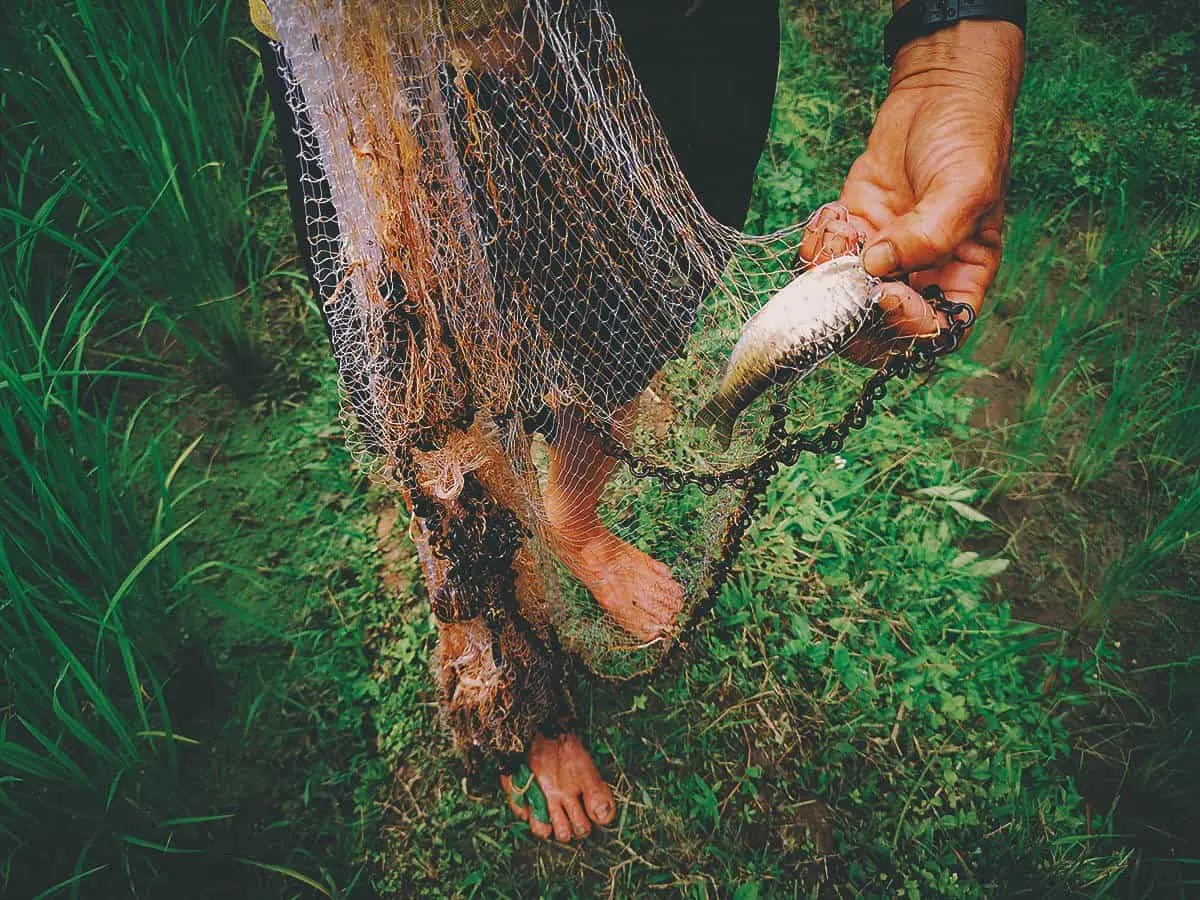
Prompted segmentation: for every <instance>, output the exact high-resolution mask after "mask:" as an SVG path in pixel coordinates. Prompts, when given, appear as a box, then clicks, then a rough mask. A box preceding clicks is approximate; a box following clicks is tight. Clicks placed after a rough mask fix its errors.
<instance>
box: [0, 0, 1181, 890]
mask: <svg viewBox="0 0 1200 900" xmlns="http://www.w3.org/2000/svg"><path fill="white" fill-rule="evenodd" d="M1112 6H1113V5H1112V4H1093V3H1091V2H1090V0H1089V2H1086V3H1085V2H1082V0H1080V2H1070V3H1063V4H1057V5H1054V6H1052V7H1046V6H1043V7H1039V9H1038V11H1037V15H1036V17H1035V28H1034V33H1033V37H1032V39H1031V54H1030V67H1029V76H1028V82H1027V87H1026V92H1025V94H1024V97H1023V100H1022V105H1021V109H1020V112H1019V117H1018V129H1017V135H1016V144H1015V158H1014V159H1015V163H1014V165H1015V169H1014V183H1013V187H1014V194H1013V211H1012V214H1011V216H1010V221H1009V230H1008V257H1007V260H1006V262H1005V266H1004V269H1003V271H1002V273H1001V276H1000V278H999V280H998V282H997V285H996V287H995V289H994V290H993V293H992V296H991V298H990V304H989V308H988V310H987V311H986V313H985V317H984V321H983V324H982V327H981V328H980V329H979V330H978V332H977V334H976V336H975V337H974V338H973V339H972V343H971V345H970V346H969V347H968V348H967V351H966V352H965V353H964V354H962V355H961V356H960V357H958V358H956V359H955V360H954V361H952V362H950V363H948V364H947V365H946V366H945V367H944V370H945V371H944V373H943V375H942V376H941V377H939V378H938V379H936V380H934V381H932V382H931V383H929V384H921V383H918V382H916V381H913V382H911V383H910V384H908V385H907V386H906V387H905V388H904V389H903V390H897V391H893V393H892V394H891V395H889V400H888V401H887V404H886V405H887V409H888V413H887V414H885V415H880V416H878V417H876V418H875V419H873V420H872V422H871V424H870V426H869V428H868V429H867V430H865V431H864V432H862V433H859V434H856V435H855V436H854V439H853V440H852V442H851V443H849V444H848V446H847V448H846V450H845V451H843V453H842V454H841V456H842V458H843V459H844V464H838V463H836V462H834V461H827V460H804V461H802V462H801V463H800V464H799V465H797V466H795V467H793V468H792V469H790V470H788V471H786V472H784V473H782V474H781V476H780V477H779V478H778V479H777V480H776V482H775V483H774V484H773V485H772V487H771V490H770V494H769V497H768V502H767V504H766V506H765V509H764V511H763V514H762V516H761V518H760V520H759V521H758V522H757V523H756V524H755V526H754V527H753V528H752V529H751V532H750V535H749V539H748V542H747V547H746V549H745V551H744V552H743V554H742V555H741V556H740V558H739V560H738V563H737V566H736V570H735V573H734V577H733V578H732V579H731V581H730V583H729V584H728V585H727V587H726V588H725V590H724V591H723V592H722V594H721V596H720V598H719V601H718V604H717V607H716V610H715V612H714V616H713V617H712V620H711V622H710V623H709V624H708V625H707V626H706V628H705V630H704V631H703V632H701V633H700V634H699V635H698V637H697V639H696V641H695V644H694V646H693V648H692V649H691V651H690V652H689V654H688V655H687V656H686V657H685V658H684V659H683V660H682V661H681V662H680V664H679V665H678V666H676V667H675V668H673V669H670V670H669V671H665V672H660V673H658V674H655V675H653V676H650V677H648V678H643V679H639V680H634V681H631V682H628V683H624V684H620V685H613V684H608V683H604V682H600V681H591V680H587V679H583V680H582V684H581V687H580V690H579V692H578V699H579V708H580V715H581V723H582V729H583V731H584V734H585V737H586V739H587V740H588V742H589V744H590V746H591V747H592V748H593V749H594V751H595V752H596V755H597V758H598V761H599V763H600V766H601V768H602V770H603V771H604V773H605V774H606V775H607V776H608V777H609V778H610V779H612V780H613V782H614V785H615V787H616V790H617V794H618V800H619V806H620V810H619V813H618V820H617V823H616V824H615V825H614V827H613V828H611V829H608V830H606V832H605V833H604V834H603V835H600V836H597V837H596V838H593V839H592V840H591V841H589V843H588V844H587V845H586V848H585V849H584V850H578V849H574V848H566V847H555V846H547V845H544V844H541V843H539V842H537V841H535V840H534V839H533V838H532V837H531V836H530V834H529V832H528V829H527V828H526V826H524V825H522V824H519V823H516V822H514V821H513V820H512V818H511V816H510V815H509V813H508V812H507V811H506V809H505V808H504V806H503V804H502V803H501V802H500V799H499V795H498V792H496V790H495V785H494V781H489V780H487V779H484V780H483V781H481V782H480V783H478V784H474V783H473V784H472V785H470V788H471V790H472V793H468V792H464V790H463V787H464V782H463V772H462V770H461V765H460V763H459V761H458V760H457V759H456V758H455V757H454V756H453V755H452V753H451V749H450V742H449V739H448V737H447V735H446V733H445V732H444V730H443V729H442V727H441V725H440V722H439V719H438V714H437V709H436V703H435V696H436V695H435V688H434V684H433V680H432V678H431V677H430V673H429V670H428V667H427V660H428V658H429V654H430V652H431V650H432V646H433V640H434V635H433V628H432V624H431V621H430V617H429V613H428V607H427V604H426V602H425V599H424V597H423V589H422V588H421V586H420V583H419V579H418V577H417V566H416V564H415V560H414V559H413V558H412V556H411V553H410V552H408V545H407V544H405V543H403V542H401V543H400V544H399V545H398V546H399V553H398V556H397V557H396V558H394V559H390V560H389V563H388V565H389V566H390V567H391V568H392V569H393V573H392V575H393V576H394V578H395V579H396V580H395V581H390V580H385V579H383V578H382V577H381V573H380V570H379V565H378V556H377V548H376V543H377V539H376V534H375V528H376V522H377V518H378V514H379V512H380V511H381V510H382V509H383V508H385V507H386V506H387V505H389V504H391V503H394V502H395V501H394V498H387V497H386V496H384V495H383V494H382V493H381V492H380V491H379V489H378V488H376V487H374V486H372V485H371V484H370V483H369V482H368V481H367V480H366V479H365V478H364V477H363V476H361V475H360V474H359V473H358V472H356V471H355V470H354V469H353V467H352V465H351V463H350V460H349V456H348V453H347V452H346V450H345V448H344V446H343V445H342V442H341V435H340V430H339V428H340V426H339V422H338V416H337V406H338V404H337V396H336V388H335V385H334V383H333V366H332V361H331V360H330V359H329V356H328V351H327V348H326V346H325V343H324V336H323V334H322V333H321V329H320V326H319V325H318V324H317V321H316V319H315V318H313V317H312V315H311V313H312V308H311V305H308V304H306V303H304V302H303V301H302V300H299V299H297V298H295V297H291V296H278V295H276V294H274V293H272V294H270V295H269V296H271V298H272V303H273V305H274V306H275V307H276V308H278V309H280V310H281V312H280V313H279V314H278V315H273V316H270V317H269V316H267V315H266V314H265V311H264V307H263V306H262V303H263V301H264V298H266V297H267V296H268V293H267V292H268V291H277V290H279V285H280V284H281V283H282V282H276V283H274V284H272V283H271V282H270V281H269V276H270V275H271V273H272V272H275V271H276V270H278V269H280V267H282V266H285V265H286V264H287V263H286V260H285V259H284V256H285V254H286V253H289V252H290V250H286V249H285V248H288V247H289V246H290V244H289V238H288V237H287V232H286V228H287V225H286V222H287V217H286V210H285V209H284V208H283V205H282V196H281V185H280V183H279V179H278V172H277V170H276V169H275V168H273V167H272V166H270V165H266V164H265V159H266V155H267V145H268V144H269V140H268V133H267V130H266V129H267V127H268V124H269V118H268V117H267V116H266V114H265V112H264V110H263V99H262V97H261V92H260V89H259V85H258V82H257V76H256V75H255V74H254V66H253V64H254V59H253V55H252V52H251V51H250V50H249V49H248V48H246V47H245V46H244V45H243V44H241V43H240V42H239V36H242V35H247V34H248V32H246V31H245V23H244V22H242V21H240V17H241V16H243V15H244V13H243V11H242V7H241V5H240V4H237V3H233V2H232V0H225V2H216V0H196V2H190V0H189V2H186V3H179V4H165V3H162V2H158V3H148V4H138V3H132V2H119V0H109V2H105V3H99V2H94V0H72V2H69V3H68V2H64V3H61V4H57V5H52V6H47V5H44V4H25V5H23V6H22V7H21V9H20V17H19V19H18V21H17V22H16V25H17V26H19V27H16V28H13V29H10V37H9V39H6V40H5V41H4V47H5V53H6V56H5V65H6V66H11V67H12V68H8V69H6V70H5V71H4V90H5V106H4V109H5V123H6V126H7V127H6V131H5V134H4V138H3V144H4V146H5V147H6V148H8V149H9V150H10V151H11V152H9V153H8V155H7V157H6V164H7V166H8V168H7V169H6V177H7V179H8V181H7V186H8V191H7V196H6V197H5V203H4V209H3V211H0V225H2V227H3V232H2V234H3V237H2V238H0V287H3V294H2V296H3V297H4V298H5V303H4V305H3V308H0V350H3V354H2V356H0V385H2V386H0V400H2V407H0V460H2V461H3V464H4V466H3V473H2V474H0V520H2V521H4V523H5V527H4V531H3V533H2V537H0V578H3V580H4V596H3V600H2V601H0V629H2V631H0V635H2V637H0V641H2V645H3V649H4V651H5V655H4V668H3V670H2V671H3V675H2V680H0V829H3V830H4V835H5V839H4V841H3V846H4V858H3V862H2V863H0V885H3V891H4V892H5V893H7V894H11V895H13V896H26V895H29V896H33V895H36V894H37V893H38V892H39V891H46V890H50V891H51V893H50V894H48V896H52V895H57V896H71V895H72V894H74V895H77V896H85V897H86V896H106V897H107V896H125V895H137V896H161V895H164V894H171V895H176V896H183V897H190V896H256V897H260V896H261V897H271V896H279V897H284V896H286V897H299V896H304V897H317V896H332V897H351V896H354V897H373V896H381V895H398V896H415V895H422V896H425V895H440V896H513V897H517V896H530V895H532V894H535V893H541V894H546V895H550V896H583V895H588V894H593V893H604V894H608V895H612V896H645V895H647V894H650V893H652V892H665V893H671V894H683V895H686V896H693V897H703V896H734V897H738V898H751V897H766V896H853V895H860V894H865V895H867V896H885V895H904V896H967V897H970V896H1015V895H1031V896H1047V897H1050V896H1129V897H1142V896H1163V895H1180V896H1182V895H1185V894H1186V891H1187V886H1188V885H1191V884H1194V883H1195V882H1196V881H1197V880H1198V878H1200V875H1198V874H1197V873H1198V872H1200V869H1198V868H1197V864H1196V862H1195V860H1197V859H1200V848H1197V847H1196V846H1195V845H1194V843H1189V840H1190V834H1191V831H1192V829H1191V827H1190V825H1191V818H1192V815H1193V814H1192V810H1193V809H1194V800H1195V798H1196V791H1195V787H1194V772H1195V763H1196V759H1197V755H1198V750H1197V748H1198V746H1200V745H1198V744H1197V741H1196V729H1195V726H1196V721H1195V714H1194V712H1193V710H1194V709H1195V708H1196V703H1195V700H1196V698H1197V694H1198V693H1200V678H1198V672H1197V659H1198V656H1197V652H1196V639H1197V624H1196V617H1195V598H1196V596H1197V595H1198V593H1200V592H1198V586H1197V583H1196V582H1197V579H1196V574H1195V573H1196V572H1197V571H1200V567H1198V566H1197V565H1196V563H1197V558H1196V554H1197V548H1196V544H1195V541H1194V536H1195V528H1196V526H1195V522H1196V521H1197V518H1198V516H1200V508H1198V507H1197V503H1198V498H1200V490H1198V482H1197V480H1196V479H1197V476H1196V464H1197V455H1196V446H1197V445H1196V441H1195V434H1196V429H1197V427H1198V426H1200V421H1198V420H1197V414H1198V410H1200V397H1198V396H1197V394H1196V385H1197V384H1198V383H1200V382H1198V380H1197V377H1196V375H1197V364H1198V362H1200V356H1198V354H1200V340H1198V339H1197V336H1196V330H1195V321H1196V319H1195V315H1196V302H1197V287H1198V278H1200V273H1198V270H1197V266H1196V257H1197V247H1198V243H1197V242H1198V240H1200V196H1198V195H1197V194H1196V191H1195V185H1196V183H1198V182H1200V177H1198V175H1200V170H1197V168H1196V166H1197V165H1198V163H1197V160H1198V159H1200V152H1198V151H1200V145H1197V143H1196V142H1197V137H1196V135H1197V134H1200V128H1198V127H1197V125H1200V120H1198V119H1197V115H1198V114H1197V112H1196V110H1195V105H1194V99H1195V96H1196V81H1195V72H1194V56H1193V55H1191V54H1192V53H1193V50H1194V47H1195V41H1196V32H1195V30H1194V29H1193V30H1191V31H1188V30H1186V29H1187V28H1189V27H1190V26H1188V25H1187V24H1186V21H1185V18H1186V17H1183V16H1175V17H1174V19H1171V17H1169V16H1168V17H1165V18H1164V17H1157V16H1154V15H1151V14H1149V13H1146V14H1139V13H1138V12H1137V10H1134V16H1133V18H1132V19H1131V20H1129V27H1128V28H1127V30H1126V32H1125V34H1126V35H1127V40H1123V41H1122V42H1116V41H1113V40H1112V39H1111V38H1110V37H1109V36H1108V35H1107V32H1106V29H1107V28H1108V27H1109V26H1108V24H1107V23H1110V22H1111V21H1112V20H1111V18H1107V17H1110V16H1111V15H1112V14H1113V11H1112V9H1111V7H1112ZM1130 6H1131V5H1130V4H1124V7H1125V8H1128V7H1130ZM1172 8H1174V7H1172ZM882 18H883V11H882V7H881V6H880V5H878V4H868V3H851V4H841V5H837V6H836V8H833V7H826V5H824V4H822V6H821V9H820V10H818V11H814V9H812V8H810V7H809V6H808V5H797V6H796V7H795V9H793V10H791V11H790V12H789V16H788V23H789V25H788V28H787V29H786V31H785V41H784V66H783V75H782V79H781V86H780V93H779V102H778V105H777V108H776V112H775V120H774V130H773V132H772V137H771V142H770V147H769V150H768V153H767V154H766V155H765V156H764V160H763V164H762V166H761V169H760V179H759V186H758V191H757V193H756V196H755V201H754V211H753V216H752V224H753V226H754V227H755V228H757V229H759V230H762V229H767V228H773V227H777V226H780V225H784V224H790V223H791V222H793V221H795V220H796V219H797V218H801V217H803V216H805V215H807V213H808V212H809V211H811V209H812V208H813V207H814V206H816V205H817V204H819V203H821V202H824V201H825V200H828V199H830V198H831V197H832V196H834V195H835V194H836V190H837V186H838V185H839V184H840V178H841V177H842V176H843V175H844V173H845V171H846V168H847V167H848V166H849V164H850V163H851V161H852V160H853V158H854V156H855V154H856V153H857V152H858V150H859V149H860V148H861V146H862V143H863V140H864V138H865V135H866V131H867V129H868V128H869V125H870V122H871V119H872V116H873V113H874V110H875V108H876V107H877V106H878V103H879V102H880V101H881V99H882V97H883V95H884V93H883V92H884V90H885V87H886V69H885V68H884V67H883V65H882V63H881V62H880V61H879V54H878V46H877V43H878V28H879V26H880V24H881V21H882ZM1180 23H1183V24H1182V25H1180ZM18 36H20V37H19V39H18ZM56 47H57V48H58V49H59V50H60V51H61V53H57V52H55V48H56ZM93 50H95V51H97V52H93ZM72 74H74V75H76V76H78V79H79V86H78V87H76V86H75V85H73V84H72V83H71V76H72ZM138 88H140V89H141V91H142V96H139V94H138ZM89 106H90V108H91V110H93V111H95V115H93V113H92V112H89ZM97 118H99V119H101V120H102V121H100V122H97V121H96V119H97ZM164 260H169V261H170V265H163V261H164ZM164 336H165V338H166V339H164ZM229 342H232V343H229ZM180 344H183V345H185V347H184V353H182V354H181V353H180V352H179V346H178V345H180ZM230 347H234V348H243V349H244V348H250V351H251V352H252V353H253V354H261V353H264V352H268V351H269V352H270V353H271V355H274V356H278V357H280V358H284V359H287V360H288V363H287V367H286V368H282V367H277V368H276V369H275V370H274V371H273V373H272V375H271V379H272V381H271V384H272V389H271V390H269V391H261V390H259V391H258V392H257V393H255V392H254V391H242V392H241V394H240V401H239V399H238V398H237V397H235V395H234V391H231V390H230V389H229V388H228V387H219V386H216V387H215V386H214V383H213V381H212V380H211V379H210V378H206V377H197V376H196V375H195V374H193V373H189V372H188V369H187V363H188V361H189V360H193V359H195V357H196V356H197V354H198V355H199V356H200V357H201V358H210V359H223V360H225V363H224V364H226V365H228V364H229V363H230V361H231V360H232V359H234V358H236V356H237V353H240V352H242V351H241V350H236V352H235V353H234V354H233V356H231V355H230V349H229V348H230ZM277 351H278V352H277ZM230 380H231V379H226V382H229V381H230ZM232 380H233V381H234V382H236V381H237V379H236V378H235V379H232ZM260 387H261V382H260ZM685 518H686V511H685V510H684V509H683V508H682V507H681V508H680V509H679V510H675V511H674V515H673V516H671V517H669V521H670V522H672V523H676V522H681V521H683V520H684V519H685ZM673 527H678V526H677V525H673ZM403 528H404V522H403V519H402V518H401V521H400V522H399V523H398V525H397V526H396V530H395V533H396V534H400V533H402V532H403ZM180 529H182V530H180ZM391 577H392V576H389V578H391ZM193 742H196V743H193ZM191 851H196V852H191Z"/></svg>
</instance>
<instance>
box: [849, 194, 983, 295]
mask: <svg viewBox="0 0 1200 900" xmlns="http://www.w3.org/2000/svg"><path fill="white" fill-rule="evenodd" d="M999 198H1000V185H999V184H993V183H992V180H991V179H989V178H988V177H987V176H986V175H981V174H979V172H978V171H975V170H972V171H969V172H956V171H955V170H950V171H948V172H946V173H945V174H944V175H942V176H941V177H939V178H938V179H937V180H935V181H934V182H933V183H932V184H931V185H930V186H929V189H928V190H927V191H926V192H925V193H924V194H923V195H922V196H921V197H920V198H919V199H918V201H917V204H916V206H914V207H913V208H912V209H911V210H910V211H909V212H907V213H905V214H904V215H902V216H900V217H899V218H897V219H895V220H894V221H892V222H889V223H888V224H887V225H885V226H884V227H883V228H881V229H880V231H879V232H878V233H876V234H875V235H873V236H872V237H871V239H870V240H869V242H868V243H867V246H866V247H865V248H864V250H863V268H865V269H866V270H867V271H868V272H869V273H870V274H872V275H874V276H875V277H877V278H886V277H889V276H894V275H898V274H900V273H902V272H914V271H917V270H919V269H926V268H929V267H930V266H934V265H936V264H938V263H939V262H941V261H943V260H945V259H946V258H948V257H949V256H950V255H951V254H952V253H953V252H954V251H955V249H956V248H958V246H959V245H960V244H962V243H963V242H964V241H965V240H966V239H967V238H968V237H970V236H971V235H972V234H974V233H975V232H976V230H977V228H978V227H979V224H980V219H981V218H982V217H983V216H984V214H985V213H986V212H988V210H989V209H991V208H994V207H995V206H996V205H997V204H998V201H999Z"/></svg>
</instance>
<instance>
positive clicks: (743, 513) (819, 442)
mask: <svg viewBox="0 0 1200 900" xmlns="http://www.w3.org/2000/svg"><path fill="white" fill-rule="evenodd" d="M922 295H923V296H924V298H925V299H926V301H928V302H929V304H930V305H931V306H932V307H933V309H934V310H935V311H936V312H939V313H942V314H944V315H945V316H946V319H947V321H948V323H949V324H948V326H947V327H946V328H944V329H941V330H940V331H939V332H938V334H937V335H935V336H934V337H932V338H930V339H928V340H927V341H924V342H914V343H913V344H912V345H910V346H909V347H908V348H907V349H906V350H905V351H904V352H903V353H898V354H896V355H894V356H891V357H889V358H888V360H887V362H886V363H884V365H883V366H882V367H881V368H880V369H879V370H878V371H877V372H875V374H873V375H872V376H871V377H870V378H868V379H867V381H866V384H864V385H863V389H862V391H861V392H860V394H859V396H858V398H857V399H856V400H855V401H854V402H853V403H852V404H851V405H850V408H849V409H848V410H846V412H845V413H844V414H843V415H842V417H841V418H840V419H839V420H838V421H837V422H836V423H834V424H832V425H829V426H828V427H826V428H825V430H824V431H822V432H819V433H817V434H804V433H801V432H793V431H788V429H787V423H786V416H787V407H786V406H785V405H784V404H782V403H773V404H771V406H770V413H771V416H772V418H773V420H774V421H773V423H772V425H771V428H770V437H769V439H768V442H767V447H766V449H765V450H764V451H763V452H762V453H761V454H759V455H758V456H757V457H756V458H755V459H754V460H753V461H752V462H750V463H747V464H746V465H744V466H739V467H736V468H733V469H727V470H725V471H723V472H688V471H685V470H682V469H675V468H672V467H670V466H665V465H661V464H658V463H653V462H651V461H649V460H647V459H645V458H644V457H639V456H637V455H636V454H635V453H633V452H632V451H630V450H629V449H628V448H627V447H625V446H624V445H623V444H621V443H620V442H619V441H617V440H616V439H614V438H613V437H612V434H611V432H609V431H608V430H607V429H604V428H603V427H601V426H599V425H598V424H596V423H594V422H592V421H590V420H587V421H586V422H585V426H586V427H587V428H588V430H589V431H592V432H593V433H594V434H596V435H597V437H598V438H599V439H600V444H601V448H602V449H603V451H604V452H605V453H606V454H608V455H609V456H611V457H613V458H614V459H616V460H618V461H619V462H623V463H625V465H626V466H628V467H629V471H630V473H631V474H633V476H634V477H636V478H655V479H657V480H659V481H660V482H662V483H663V484H665V485H666V486H667V488H668V489H670V490H673V491H679V490H682V489H683V487H684V486H685V485H693V486H695V487H698V488H699V489H700V490H701V491H702V492H703V493H705V494H708V495H712V494H715V493H716V492H717V491H718V490H720V489H721V488H722V487H736V488H739V489H741V490H742V491H743V494H742V502H741V504H740V505H739V506H738V509H737V511H736V512H735V513H734V515H733V518H732V519H731V520H730V523H729V525H728V526H727V528H726V530H725V534H724V536H723V538H722V541H721V549H720V553H719V555H718V557H717V561H716V563H714V565H713V569H712V578H711V580H710V582H709V586H708V590H707V591H706V592H705V596H704V598H703V599H702V600H701V601H700V602H699V603H697V605H696V607H695V609H694V610H693V611H692V614H691V615H690V616H689V618H688V621H687V623H686V624H685V625H684V626H683V628H682V629H681V630H680V634H684V633H686V632H687V631H689V630H690V629H691V627H692V626H693V625H695V624H696V623H697V622H699V621H700V620H701V619H703V618H704V617H705V616H706V615H707V614H708V613H709V611H710V610H711V609H712V608H713V606H714V604H715V603H716V601H717V596H718V594H719V593H720V590H721V588H722V586H723V585H724V584H725V581H726V580H727V579H728V577H729V572H730V569H731V568H732V566H733V560H734V558H735V557H736V556H737V554H738V552H739V551H740V549H741V545H742V539H743V537H745V534H746V530H747V529H748V528H749V526H750V522H751V520H752V519H753V517H754V513H755V512H756V511H757V509H758V506H759V505H760V504H761V503H762V500H763V498H764V495H765V494H766V489H767V485H768V484H769V483H770V481H771V478H772V477H773V476H774V474H775V473H776V472H777V471H778V469H779V468H780V466H783V465H789V466H790V465H794V464H795V463H796V462H797V461H799V459H800V456H801V454H804V453H812V454H814V455H817V456H821V455H828V454H831V453H838V452H839V451H841V450H842V448H843V447H844V446H845V442H846V438H847V437H848V436H849V435H850V433H851V432H852V431H857V430H859V429H862V428H863V427H865V426H866V424H867V420H868V419H869V418H870V416H871V414H872V413H873V412H874V411H875V404H876V403H877V402H878V401H880V400H882V399H883V398H884V397H885V396H886V395H887V385H888V382H889V381H891V380H892V379H894V378H899V379H904V378H907V377H908V376H909V375H911V374H912V373H914V372H929V371H931V370H932V369H933V367H934V366H935V365H936V363H937V360H938V359H939V358H940V357H942V356H945V355H947V354H949V353H953V352H954V351H955V350H957V349H958V347H959V345H960V344H961V343H962V339H963V335H964V334H966V332H967V331H968V329H970V328H971V326H972V325H974V324H975V310H974V309H973V308H972V307H971V306H969V305H968V304H966V303H959V302H955V301H952V300H949V299H948V298H947V297H946V295H945V293H944V292H943V291H942V289H941V288H940V287H938V286H937V285H930V286H929V287H927V288H925V290H924V291H923V292H922Z"/></svg>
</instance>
